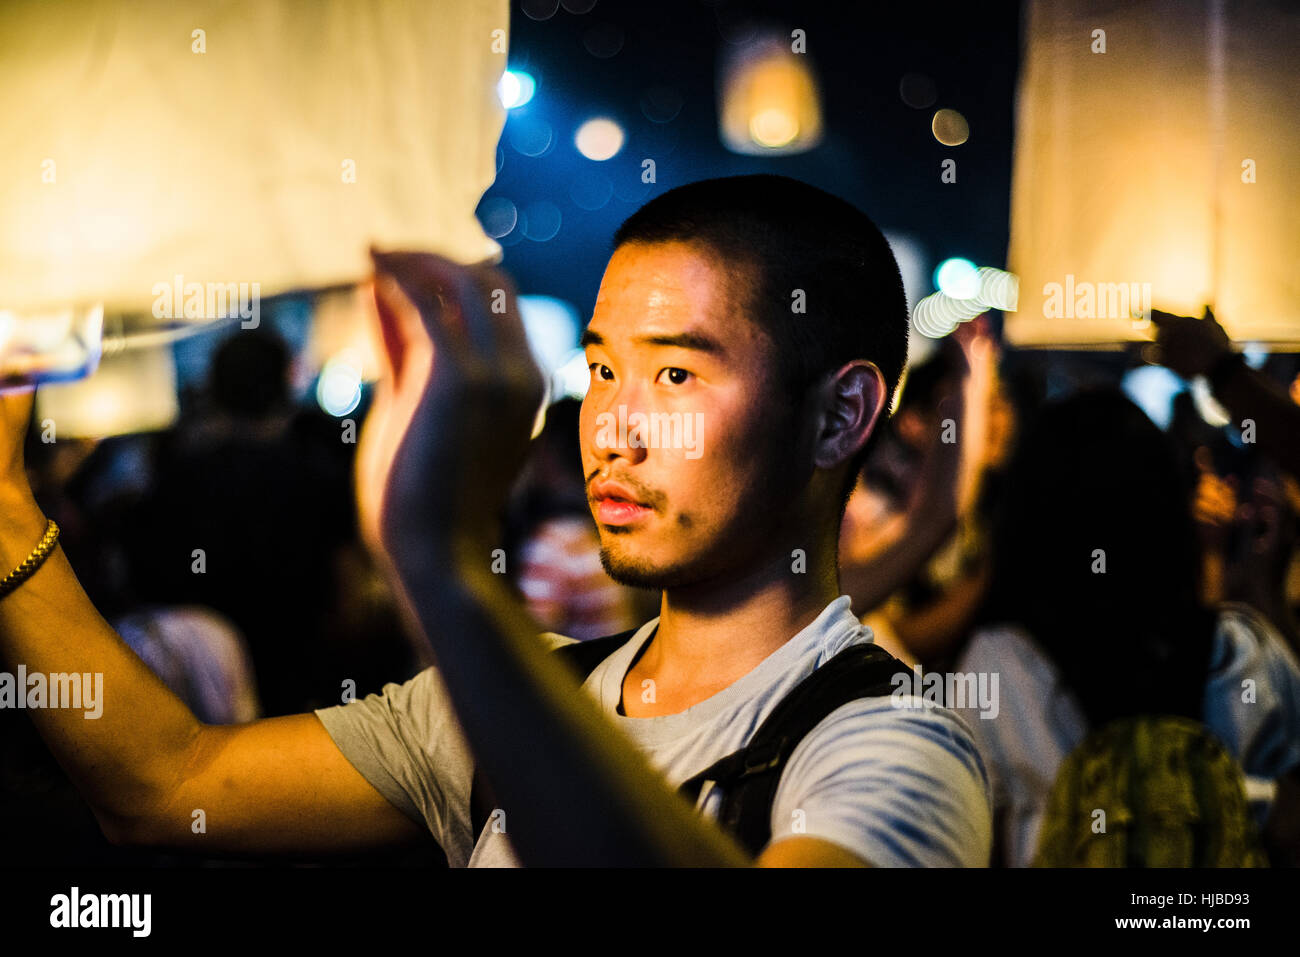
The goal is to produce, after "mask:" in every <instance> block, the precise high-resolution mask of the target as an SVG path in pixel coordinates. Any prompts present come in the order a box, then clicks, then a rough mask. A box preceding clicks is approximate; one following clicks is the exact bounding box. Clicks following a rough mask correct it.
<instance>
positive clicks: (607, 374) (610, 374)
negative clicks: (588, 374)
mask: <svg viewBox="0 0 1300 957" xmlns="http://www.w3.org/2000/svg"><path fill="white" fill-rule="evenodd" d="M587 368H588V369H590V370H591V371H592V372H593V373H594V374H595V375H596V378H598V379H612V378H614V370H613V369H611V368H610V367H609V366H607V365H602V364H601V363H599V362H593V363H592V364H591V365H589V366H587Z"/></svg>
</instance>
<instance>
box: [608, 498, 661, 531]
mask: <svg viewBox="0 0 1300 957" xmlns="http://www.w3.org/2000/svg"><path fill="white" fill-rule="evenodd" d="M653 513H654V509H652V508H650V507H649V506H648V505H642V504H640V503H639V502H630V501H628V500H627V499H621V498H598V499H596V521H598V522H600V523H601V524H602V525H631V524H632V523H633V522H637V521H640V520H641V519H643V518H645V517H646V516H648V515H652V514H653Z"/></svg>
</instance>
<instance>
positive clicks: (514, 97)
mask: <svg viewBox="0 0 1300 957" xmlns="http://www.w3.org/2000/svg"><path fill="white" fill-rule="evenodd" d="M536 91H537V81H536V80H534V79H533V78H532V77H531V76H529V75H528V74H527V73H525V72H524V71H523V70H506V72H505V73H502V74H501V80H500V82H499V83H497V96H498V97H500V99H501V105H502V106H504V107H505V108H506V109H507V110H513V109H514V108H515V107H517V106H523V105H524V104H525V103H527V102H528V101H529V100H531V99H532V98H533V93H535V92H536Z"/></svg>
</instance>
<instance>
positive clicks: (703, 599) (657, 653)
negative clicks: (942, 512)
mask: <svg viewBox="0 0 1300 957" xmlns="http://www.w3.org/2000/svg"><path fill="white" fill-rule="evenodd" d="M838 596H839V587H838V582H837V579H836V574H835V556H834V552H833V550H824V551H823V553H822V555H821V556H820V560H814V556H811V555H810V556H809V557H808V569H807V571H806V573H805V572H801V573H792V572H791V569H790V558H789V556H788V554H785V555H778V556H777V557H776V559H775V560H774V561H772V562H771V563H769V564H768V565H767V566H766V567H762V568H757V569H754V570H752V571H751V572H750V573H749V574H745V575H740V576H736V577H733V578H731V579H729V580H728V581H726V582H724V583H718V582H711V583H709V584H708V585H707V586H705V585H696V586H691V587H689V588H677V589H673V590H671V591H665V592H664V594H663V598H662V601H661V605H660V614H659V627H658V630H657V631H656V633H655V635H654V638H653V639H652V640H651V641H650V643H649V645H648V646H647V647H646V648H645V650H644V652H643V653H642V655H641V656H640V657H639V658H638V659H637V661H636V662H635V664H634V666H633V668H632V669H631V670H630V671H629V672H628V674H627V676H626V680H625V681H624V696H623V705H624V713H625V714H628V715H629V716H631V717H651V716H654V715H664V714H676V713H678V712H680V711H684V710H685V709H686V708H689V707H691V706H692V705H694V704H698V703H699V702H700V701H703V700H705V699H706V698H709V697H712V696H713V695H715V694H717V693H718V692H719V691H722V690H723V689H724V688H727V687H728V686H730V685H731V684H733V683H734V682H736V681H737V680H739V679H740V678H742V677H744V676H745V675H746V674H748V673H749V672H750V671H752V670H754V668H756V667H757V666H758V665H759V664H760V663H761V662H762V661H763V660H764V659H765V658H767V657H768V656H769V655H771V654H772V652H774V651H776V650H777V649H778V648H780V647H781V646H782V645H784V644H785V643H786V642H787V641H789V640H790V639H791V638H793V637H794V636H795V635H796V634H798V633H799V632H800V631H802V630H803V629H804V628H806V627H807V626H808V625H810V624H812V623H813V621H815V620H816V619H817V617H818V616H819V615H820V614H821V613H822V612H823V611H825V610H826V606H827V605H828V604H830V603H831V602H832V601H834V600H835V599H836V598H837V597H838ZM647 680H649V681H650V682H652V684H650V685H648V686H647V685H646V684H645V682H646V681H647ZM647 687H651V688H653V689H654V693H653V694H650V695H647V694H645V693H644V692H645V688H647Z"/></svg>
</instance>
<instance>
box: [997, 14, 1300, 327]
mask: <svg viewBox="0 0 1300 957" xmlns="http://www.w3.org/2000/svg"><path fill="white" fill-rule="evenodd" d="M1024 22H1025V44H1024V60H1023V63H1022V67H1021V79H1020V91H1019V100H1018V103H1017V114H1018V116H1017V131H1016V152H1015V167H1014V177H1013V181H1012V219H1011V249H1010V254H1009V257H1008V259H1009V266H1008V268H1009V269H1010V270H1011V271H1012V272H1015V273H1017V274H1018V275H1019V276H1020V301H1019V306H1018V311H1017V312H1015V313H1014V314H1013V315H1009V316H1008V318H1007V326H1006V332H1007V337H1008V338H1009V340H1010V341H1011V342H1012V343H1014V344H1015V345H1020V346H1043V345H1048V346H1066V345H1079V346H1104V345H1116V344H1119V343H1122V342H1123V341H1126V340H1140V339H1148V338H1150V337H1151V334H1152V333H1151V329H1150V324H1149V322H1146V321H1143V319H1142V318H1141V315H1140V314H1141V313H1142V312H1143V310H1144V308H1145V307H1150V306H1152V305H1154V307H1155V308H1157V309H1164V310H1166V311H1173V312H1179V313H1182V314H1192V315H1200V314H1201V309H1202V306H1203V305H1206V304H1210V305H1212V306H1213V307H1214V309H1215V314H1216V316H1217V317H1218V318H1219V319H1220V321H1222V322H1223V323H1224V325H1225V327H1226V328H1227V330H1228V332H1229V334H1230V335H1231V336H1233V338H1235V339H1237V340H1239V341H1240V340H1256V341H1262V342H1273V343H1288V344H1296V343H1300V272H1297V270H1296V262H1297V261H1300V191H1298V190H1297V189H1296V184H1297V183H1298V182H1300V128H1298V127H1297V126H1296V123H1295V101H1296V96H1297V93H1300V57H1297V56H1296V51H1297V50H1298V49H1300V7H1298V6H1296V5H1295V4H1294V3H1291V2H1284V0H1272V2H1270V0H1240V2H1233V3H1227V2H1224V0H1208V2H1204V3H1187V2H1178V0H1137V2H1130V3H1123V4H1118V3H1113V2H1102V0H1041V2H1032V3H1026V4H1025V21H1024ZM1146 300H1149V301H1146ZM1135 314H1136V315H1135Z"/></svg>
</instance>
